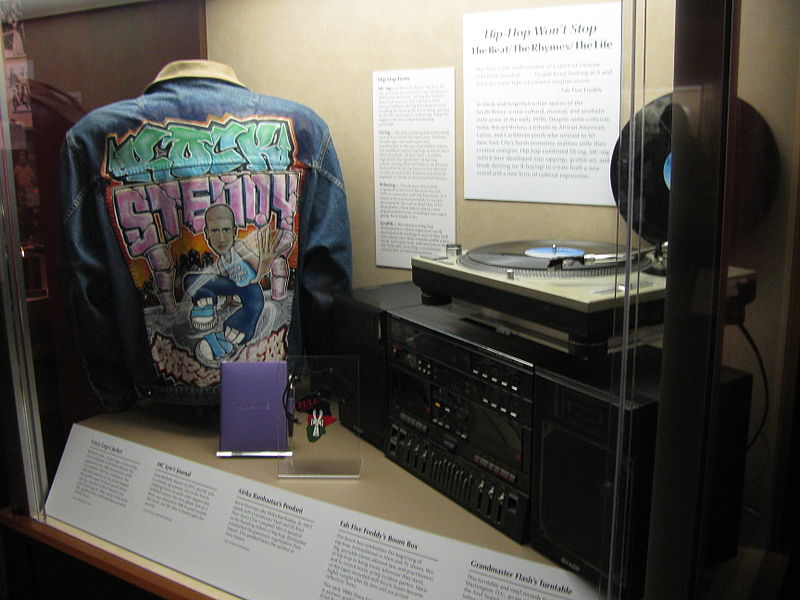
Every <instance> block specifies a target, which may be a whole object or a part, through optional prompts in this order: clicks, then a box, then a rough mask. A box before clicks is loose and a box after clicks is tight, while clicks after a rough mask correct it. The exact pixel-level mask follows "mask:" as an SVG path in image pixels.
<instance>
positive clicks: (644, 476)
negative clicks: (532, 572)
mask: <svg viewBox="0 0 800 600" xmlns="http://www.w3.org/2000/svg"><path fill="white" fill-rule="evenodd" d="M609 360H612V359H611V358H609ZM598 367H599V368H598ZM614 370H615V367H612V366H610V365H609V364H608V361H599V362H594V361H590V362H588V363H586V364H585V365H584V368H583V369H582V372H581V373H580V376H579V377H575V373H571V374H570V375H569V376H567V375H565V371H564V370H550V369H548V368H538V369H537V371H536V385H535V398H536V410H535V411H534V425H533V429H534V440H535V442H534V443H535V450H534V452H535V453H536V456H537V460H536V464H535V465H534V469H533V473H534V478H533V483H532V490H531V535H530V539H531V545H532V546H534V547H535V548H536V549H538V550H539V551H541V552H542V553H543V554H545V555H546V556H548V557H550V558H551V559H553V560H554V561H555V562H557V563H558V564H559V565H561V566H563V567H565V568H568V569H570V570H572V571H575V572H576V573H579V574H582V575H583V576H585V577H586V578H588V579H590V580H593V581H596V582H599V583H601V584H602V585H604V586H607V585H608V572H609V562H610V559H611V555H610V552H609V549H610V548H611V541H612V526H611V525H612V518H613V519H615V522H616V524H617V527H616V528H614V530H615V531H616V537H615V539H614V542H615V543H614V549H615V550H614V552H615V553H616V554H615V555H614V556H613V561H614V565H615V566H614V568H613V569H612V572H613V575H612V577H613V580H614V583H613V585H614V588H615V589H616V590H617V591H620V590H621V592H622V597H624V598H630V599H638V598H640V597H641V595H642V592H643V589H644V575H645V568H646V561H647V543H648V530H649V518H650V501H651V490H652V483H653V463H654V452H655V439H656V425H657V412H658V411H657V407H658V399H659V386H658V381H659V376H660V351H659V350H657V349H655V348H651V347H640V348H638V349H637V350H636V360H635V377H634V379H632V381H631V383H630V384H629V387H630V389H629V390H628V393H627V398H628V399H627V400H626V401H625V402H624V403H623V405H622V406H621V407H620V406H619V402H618V400H617V398H616V394H614V393H612V390H614V389H615V388H617V387H618V386H615V385H613V384H612V382H610V380H609V379H608V378H609V375H610V374H613V373H614ZM751 386H752V376H751V375H750V374H747V373H743V372H741V371H737V370H735V369H730V368H726V367H723V370H722V376H721V383H720V402H719V411H718V412H719V417H718V423H717V428H716V429H717V430H718V431H719V435H718V436H717V437H716V439H715V440H714V443H713V444H712V447H711V451H710V452H711V457H712V460H711V469H712V473H711V478H710V479H711V481H712V485H711V501H710V504H711V508H710V510H709V511H708V516H707V518H706V519H705V520H704V522H703V523H702V528H703V536H704V539H705V540H706V547H705V554H704V556H703V563H704V565H705V566H710V565H713V564H716V563H718V562H720V561H722V560H725V559H727V558H731V557H733V556H735V554H736V551H737V543H738V532H739V515H740V512H741V505H742V487H743V483H744V461H745V452H746V445H747V441H746V437H747V430H748V425H749V414H750V395H751ZM620 410H622V411H623V413H624V414H623V415H620ZM620 416H622V417H623V418H622V419H620ZM620 425H621V426H622V427H623V435H622V436H621V438H620V439H621V440H622V442H621V444H620V445H619V446H617V445H616V444H615V440H616V439H617V431H618V429H619V426H620ZM617 451H618V452H619V456H620V461H619V467H618V468H619V471H616V470H615V469H616V465H617V462H616V461H615V457H616V455H617ZM617 474H618V476H619V481H620V482H621V484H620V486H619V487H618V488H616V490H617V493H616V494H615V486H614V484H613V482H614V481H615V476H616V475H617Z"/></svg>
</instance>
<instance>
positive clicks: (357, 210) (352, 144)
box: [206, 0, 675, 286]
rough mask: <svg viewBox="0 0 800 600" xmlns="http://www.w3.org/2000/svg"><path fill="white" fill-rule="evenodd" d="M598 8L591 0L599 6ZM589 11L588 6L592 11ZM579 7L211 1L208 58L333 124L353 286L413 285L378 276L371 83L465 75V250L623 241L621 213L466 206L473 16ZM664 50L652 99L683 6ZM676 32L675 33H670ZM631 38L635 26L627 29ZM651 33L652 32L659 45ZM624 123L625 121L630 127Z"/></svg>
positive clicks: (509, 2) (660, 34) (502, 0)
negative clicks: (465, 42) (392, 75)
mask: <svg viewBox="0 0 800 600" xmlns="http://www.w3.org/2000/svg"><path fill="white" fill-rule="evenodd" d="M589 1H591V0H589ZM583 3H588V2H580V3H578V4H583ZM557 4H564V5H568V4H576V3H575V2H563V3H558V2H553V1H552V0H551V1H549V2H548V1H542V0H436V1H435V2H432V1H430V0H407V1H404V2H398V1H389V2H385V1H381V2H376V1H374V0H315V1H310V0H300V1H298V0H267V1H263V0H208V2H207V5H206V6H207V24H208V56H209V58H211V59H213V60H218V61H220V62H224V63H227V64H229V65H231V66H232V67H234V69H235V70H236V72H237V74H238V75H239V77H240V78H241V79H242V81H243V82H245V83H246V84H247V85H248V86H250V87H251V88H252V89H254V90H256V91H258V92H261V93H265V94H272V95H276V96H282V97H285V98H291V99H293V100H298V101H300V102H302V103H304V104H307V105H308V106H310V107H311V108H313V109H314V110H315V111H316V112H318V113H319V114H320V116H322V118H323V119H325V120H326V121H327V122H328V125H329V126H330V128H331V131H332V134H333V139H334V143H335V145H336V149H337V152H338V154H339V159H340V161H341V163H342V169H343V172H344V177H345V185H346V187H347V192H348V205H349V209H350V219H351V225H352V228H353V251H354V284H355V285H356V286H364V285H377V284H381V283H389V282H394V281H402V280H406V279H410V271H407V270H405V269H388V268H379V267H376V266H375V227H374V223H375V216H374V187H373V160H372V146H373V145H372V72H373V71H383V70H396V69H422V68H432V67H455V70H456V98H455V102H456V180H455V190H456V192H455V194H456V234H457V237H458V239H457V240H454V241H458V242H459V243H461V244H462V245H463V246H464V247H465V248H472V247H475V246H478V245H481V244H486V243H490V242H499V241H509V240H514V239H551V238H558V239H580V240H589V241H613V240H614V239H615V236H616V227H617V223H616V221H617V214H616V213H617V211H616V209H615V208H613V207H611V208H609V207H580V206H575V205H566V204H564V205H561V204H522V203H517V202H487V201H474V200H464V198H463V194H464V192H463V158H462V157H463V124H462V122H461V120H462V116H463V111H462V92H461V90H462V87H461V82H462V69H461V64H462V35H461V30H462V15H464V14H466V13H472V12H482V11H496V10H504V9H512V8H533V7H545V6H553V5H557ZM650 4H651V5H654V6H652V7H648V11H647V18H648V20H652V21H653V22H654V23H657V24H658V27H652V28H651V29H652V30H654V31H656V34H655V35H654V39H655V40H656V43H658V44H659V46H661V47H662V48H661V51H657V52H656V51H654V52H650V53H648V55H649V58H648V59H647V60H648V61H653V63H652V66H650V62H648V68H647V72H648V79H649V80H648V82H647V88H648V90H652V91H651V92H650V93H651V94H655V95H660V94H663V93H666V92H669V91H671V89H672V32H673V29H672V27H671V23H672V22H673V21H674V8H675V7H674V3H673V2H671V1H668V2H656V3H652V2H651V3H650ZM665 24H666V25H665ZM626 29H628V28H627V27H625V28H624V29H623V30H626ZM649 34H650V31H649V30H648V36H649ZM623 123H624V121H623Z"/></svg>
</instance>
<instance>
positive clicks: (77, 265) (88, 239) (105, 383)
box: [59, 134, 135, 412]
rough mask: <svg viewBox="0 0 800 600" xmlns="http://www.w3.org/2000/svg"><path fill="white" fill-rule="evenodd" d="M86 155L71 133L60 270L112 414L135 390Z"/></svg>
mask: <svg viewBox="0 0 800 600" xmlns="http://www.w3.org/2000/svg"><path fill="white" fill-rule="evenodd" d="M85 156H86V154H85V153H83V152H81V151H80V150H79V149H77V148H76V147H75V145H74V140H72V139H71V137H70V135H69V134H68V135H67V139H66V141H65V143H64V145H63V146H62V149H61V156H60V163H59V208H60V222H61V235H60V246H61V251H60V264H59V270H60V277H61V286H62V290H63V299H64V305H65V306H64V309H65V312H66V318H67V321H68V323H69V325H70V328H71V330H72V335H73V340H74V348H76V349H77V352H78V354H79V357H80V362H81V364H82V366H83V368H84V370H85V372H86V374H87V376H88V379H89V383H90V385H91V387H92V389H93V391H94V393H95V395H96V396H97V399H98V401H99V403H100V406H101V408H102V409H103V410H105V411H109V412H112V411H118V410H123V409H125V408H129V407H130V406H131V405H132V404H133V402H134V400H135V390H134V386H133V383H132V381H131V378H130V376H129V374H128V370H127V367H126V362H125V359H124V356H123V351H122V346H121V344H120V332H119V329H118V327H117V325H116V318H115V312H114V301H113V289H112V285H111V276H110V275H111V273H110V272H109V271H110V268H111V267H110V266H109V262H108V260H107V256H108V252H109V248H108V247H107V245H106V240H107V237H108V233H107V232H105V231H103V223H102V219H103V218H104V217H105V215H104V214H102V212H101V211H102V210H103V208H104V207H103V205H102V201H100V202H98V201H97V200H96V194H95V188H96V186H97V185H99V182H98V181H97V177H99V175H97V174H94V173H93V172H92V169H91V167H90V166H89V165H88V164H86V159H85ZM106 228H107V224H106ZM62 351H65V352H66V351H70V348H64V349H63V350H62Z"/></svg>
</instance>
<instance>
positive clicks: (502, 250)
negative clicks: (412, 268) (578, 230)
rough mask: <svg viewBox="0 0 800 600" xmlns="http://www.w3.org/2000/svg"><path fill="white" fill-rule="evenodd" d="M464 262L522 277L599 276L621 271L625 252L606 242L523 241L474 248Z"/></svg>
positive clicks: (472, 266)
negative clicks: (510, 272)
mask: <svg viewBox="0 0 800 600" xmlns="http://www.w3.org/2000/svg"><path fill="white" fill-rule="evenodd" d="M634 258H635V259H636V260H637V262H639V257H638V256H637V257H634ZM642 260H644V259H642ZM460 262H461V264H462V265H464V266H466V267H469V268H472V269H475V270H479V271H487V272H494V273H501V274H507V273H508V272H509V271H512V272H513V274H514V275H515V276H518V277H581V276H597V275H606V274H609V273H616V272H618V270H619V268H620V267H621V266H622V265H623V264H624V262H625V251H624V248H622V247H621V246H616V245H614V244H608V243H603V242H586V241H554V240H520V241H514V242H501V243H497V244H489V245H487V246H480V247H478V248H474V249H472V250H469V251H467V253H466V254H464V255H463V256H462V257H461V261H460ZM637 266H641V265H637Z"/></svg>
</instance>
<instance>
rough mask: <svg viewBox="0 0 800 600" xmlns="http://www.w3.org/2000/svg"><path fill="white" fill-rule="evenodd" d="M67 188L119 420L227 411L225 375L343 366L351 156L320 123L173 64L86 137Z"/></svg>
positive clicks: (69, 165) (210, 70)
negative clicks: (338, 307)
mask: <svg viewBox="0 0 800 600" xmlns="http://www.w3.org/2000/svg"><path fill="white" fill-rule="evenodd" d="M60 178H61V179H60V184H59V185H60V194H61V197H60V211H61V221H62V228H63V229H62V256H61V258H62V260H61V270H62V282H63V286H64V288H63V297H64V300H65V304H66V309H67V315H68V318H69V320H70V321H71V324H72V329H73V331H74V334H75V337H76V344H77V348H78V352H79V354H80V357H81V361H82V363H83V364H84V366H85V369H86V372H87V374H88V378H89V381H90V383H91V386H92V388H93V389H94V391H95V393H96V394H97V396H98V398H99V400H100V403H101V406H102V408H103V409H104V410H106V411H116V410H122V409H125V408H128V407H130V406H131V405H132V404H133V403H134V402H135V401H136V399H137V397H140V396H151V397H156V398H159V399H162V400H166V401H169V402H174V403H183V404H214V403H216V402H217V401H218V383H219V372H220V370H219V367H220V363H221V362H223V361H233V360H243V361H269V360H282V359H285V358H286V357H287V356H288V355H299V354H302V353H306V354H323V353H327V352H328V351H329V349H330V347H331V346H330V343H331V323H330V319H331V304H332V295H333V294H334V293H335V292H338V291H344V292H346V291H347V290H349V288H350V285H351V269H352V267H351V263H352V253H351V242H350V230H349V221H348V214H347V206H346V198H345V191H344V185H343V182H342V175H341V169H340V166H339V161H338V158H337V156H336V151H335V150H334V146H333V143H332V141H331V137H330V134H329V131H328V128H327V126H326V124H325V123H324V122H323V121H322V120H321V119H320V118H319V116H317V115H316V114H315V113H313V112H312V111H311V110H309V109H308V108H306V107H304V106H302V105H299V104H297V103H294V102H291V101H288V100H284V99H280V98H273V97H268V96H264V95H260V94H257V93H254V92H252V91H249V90H248V89H246V88H245V87H244V86H242V85H241V84H239V83H238V80H237V79H236V76H235V74H234V73H233V72H232V71H231V70H230V68H229V67H226V66H225V65H220V64H218V63H212V62H210V61H182V62H180V63H171V64H170V65H167V67H165V69H164V70H162V72H161V74H159V77H158V78H157V79H156V81H155V82H154V83H153V84H151V85H150V86H149V87H148V89H147V90H146V91H145V93H144V94H143V95H141V96H140V97H138V98H134V99H129V100H123V101H120V102H117V103H113V104H110V105H108V106H105V107H102V108H99V109H96V110H94V111H92V112H90V113H89V114H88V115H87V116H86V117H84V118H83V119H82V120H81V121H79V122H78V123H76V124H75V126H74V127H73V128H72V129H71V130H70V131H69V132H68V134H67V137H66V140H65V142H64V146H63V148H62V155H61V165H60Z"/></svg>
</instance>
